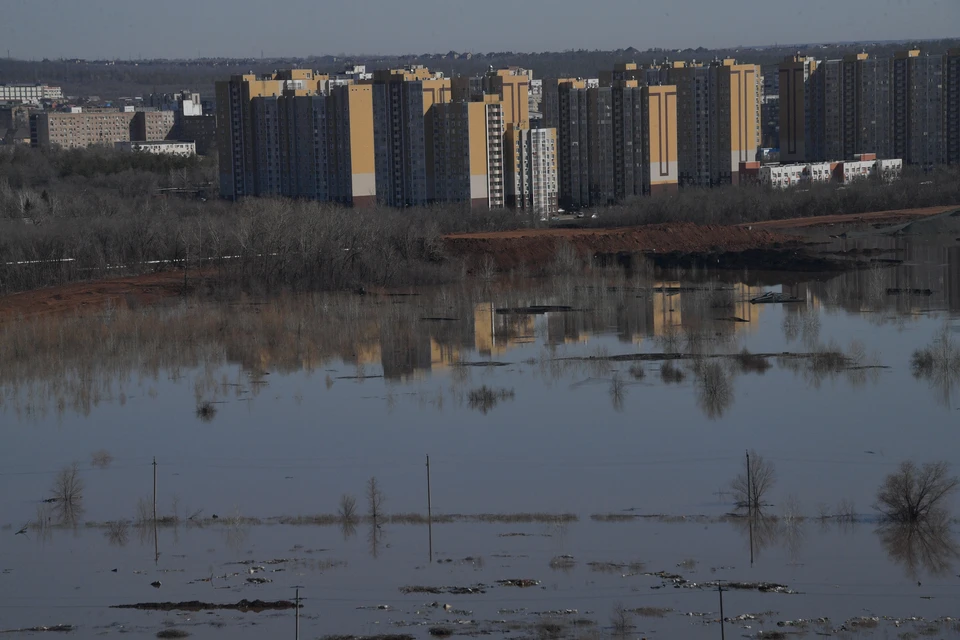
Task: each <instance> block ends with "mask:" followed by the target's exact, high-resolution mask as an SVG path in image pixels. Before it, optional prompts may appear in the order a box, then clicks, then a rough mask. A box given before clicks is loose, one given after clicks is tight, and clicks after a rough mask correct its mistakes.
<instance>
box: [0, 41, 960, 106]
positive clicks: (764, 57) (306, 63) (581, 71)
mask: <svg viewBox="0 0 960 640" xmlns="http://www.w3.org/2000/svg"><path fill="white" fill-rule="evenodd" d="M913 46H918V47H920V48H922V49H923V50H924V51H926V52H928V53H931V54H939V53H943V52H945V51H946V50H947V49H948V48H952V47H957V46H960V39H952V40H931V41H922V42H901V43H889V42H884V43H871V42H864V43H846V44H837V45H783V46H779V45H776V46H768V47H762V48H757V47H728V48H723V49H706V48H703V47H699V48H696V49H647V50H644V51H641V50H638V49H635V48H627V49H617V50H612V51H599V50H584V49H580V50H570V51H559V52H556V51H555V52H544V53H521V52H513V51H500V52H492V53H477V54H470V55H469V56H468V55H467V54H466V53H464V52H452V51H451V52H448V53H446V54H408V55H395V56H364V55H358V56H350V57H343V56H310V57H306V58H297V57H292V58H266V59H263V58H249V59H202V60H180V61H178V60H129V61H110V62H106V61H70V60H67V61H62V60H42V61H26V60H9V59H3V60H0V81H3V82H47V83H50V84H57V85H61V86H62V87H63V88H64V91H65V92H66V94H67V95H81V96H87V95H97V96H100V97H101V98H105V99H106V98H117V97H130V96H136V95H144V94H149V93H151V92H154V91H157V92H171V91H177V90H181V89H193V90H196V91H200V92H201V93H202V94H203V95H204V96H205V97H212V96H213V91H214V83H215V82H216V81H217V80H223V79H226V78H227V77H229V76H230V75H232V74H239V73H264V72H270V71H275V70H277V69H281V68H290V67H308V68H313V69H316V70H318V71H322V72H330V73H336V72H338V71H341V70H342V69H343V68H344V66H345V65H353V64H364V65H367V67H368V69H378V68H389V67H396V66H402V65H405V64H422V65H425V66H427V67H430V68H431V69H433V70H435V71H442V72H443V73H446V74H450V75H458V74H461V75H474V74H478V73H481V72H483V71H485V70H486V69H487V68H488V67H491V66H492V67H495V68H500V67H507V66H514V65H515V66H519V67H523V68H526V69H532V70H533V71H534V74H535V77H537V78H548V77H567V76H571V77H595V76H596V75H597V74H598V72H599V71H600V70H601V69H604V70H605V69H610V68H612V67H613V65H614V64H615V63H618V62H637V63H640V64H650V63H652V62H654V61H659V62H662V61H663V60H665V59H667V58H669V59H671V60H712V59H714V58H731V57H733V58H737V59H740V60H742V61H743V62H748V63H753V64H759V65H763V66H765V67H767V68H768V69H769V70H773V68H774V65H776V64H777V63H778V62H780V61H781V60H782V59H783V58H784V57H785V56H788V55H792V54H795V53H798V52H799V53H801V54H802V55H809V56H814V57H817V58H822V59H830V58H839V57H842V56H843V55H845V54H848V53H860V52H862V51H866V52H868V53H870V54H871V55H873V56H877V57H888V56H892V55H893V53H894V52H895V51H898V50H901V49H904V48H907V47H913Z"/></svg>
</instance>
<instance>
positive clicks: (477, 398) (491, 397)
mask: <svg viewBox="0 0 960 640" xmlns="http://www.w3.org/2000/svg"><path fill="white" fill-rule="evenodd" d="M514 395H515V394H514V391H513V389H493V388H491V387H488V386H487V385H483V386H482V387H480V388H478V389H473V390H472V391H470V393H469V394H468V396H467V398H468V400H469V403H470V408H471V409H474V410H476V411H479V412H480V413H482V414H484V415H486V414H487V413H489V412H490V411H491V410H492V409H493V408H494V407H496V406H497V404H499V403H500V402H501V401H502V400H513V397H514Z"/></svg>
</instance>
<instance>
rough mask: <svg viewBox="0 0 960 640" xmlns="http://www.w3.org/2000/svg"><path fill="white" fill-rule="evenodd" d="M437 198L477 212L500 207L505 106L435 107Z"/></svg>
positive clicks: (495, 100)
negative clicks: (463, 205) (459, 204)
mask: <svg viewBox="0 0 960 640" xmlns="http://www.w3.org/2000/svg"><path fill="white" fill-rule="evenodd" d="M432 110H433V117H432V121H433V141H434V153H433V158H434V164H435V167H434V177H435V199H436V200H437V201H438V202H451V203H461V204H466V205H468V206H469V207H471V208H476V209H495V208H502V207H503V206H504V176H503V174H504V158H503V106H502V105H501V104H500V102H499V99H498V98H496V97H495V96H490V97H489V98H488V100H487V101H484V102H447V103H438V104H435V105H433V107H432Z"/></svg>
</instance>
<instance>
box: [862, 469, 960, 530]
mask: <svg viewBox="0 0 960 640" xmlns="http://www.w3.org/2000/svg"><path fill="white" fill-rule="evenodd" d="M958 486H960V478H957V477H956V476H951V475H950V465H949V464H947V463H946V462H927V463H925V464H924V465H923V466H922V467H918V466H917V465H916V464H914V463H913V462H911V461H906V462H903V463H901V464H900V468H899V469H898V470H897V471H896V472H894V473H891V474H890V475H888V476H887V477H886V478H885V479H884V481H883V484H882V485H881V486H880V489H879V490H878V491H877V501H876V502H875V503H874V505H873V508H874V509H876V510H877V511H879V512H880V514H881V516H883V519H884V520H886V521H887V522H907V523H909V522H922V521H924V520H927V519H928V518H932V517H935V516H938V515H940V514H942V513H944V511H945V510H944V508H943V503H944V501H945V500H946V498H947V497H949V496H950V494H952V493H953V492H954V491H956V490H957V487H958Z"/></svg>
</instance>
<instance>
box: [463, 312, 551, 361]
mask: <svg viewBox="0 0 960 640" xmlns="http://www.w3.org/2000/svg"><path fill="white" fill-rule="evenodd" d="M473 318H474V320H473V324H474V336H473V341H472V343H473V344H472V346H473V348H474V349H476V350H477V353H479V354H480V355H482V356H485V357H490V356H494V355H499V354H502V353H506V352H507V351H509V350H510V349H512V348H514V347H517V346H521V345H525V344H531V343H533V342H535V341H536V336H535V333H536V318H535V316H532V315H515V314H498V313H497V308H496V306H495V305H494V304H493V303H492V302H481V303H478V304H476V305H474V307H473Z"/></svg>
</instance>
